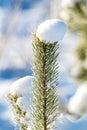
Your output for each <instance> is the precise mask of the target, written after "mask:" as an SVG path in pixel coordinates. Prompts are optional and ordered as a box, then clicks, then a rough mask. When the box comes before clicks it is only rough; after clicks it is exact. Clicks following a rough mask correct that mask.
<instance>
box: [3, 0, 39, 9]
mask: <svg viewBox="0 0 87 130" xmlns="http://www.w3.org/2000/svg"><path fill="white" fill-rule="evenodd" d="M16 1H19V0H0V6H1V7H4V8H9V7H10V8H11V7H13V6H14V4H15V3H16ZM20 1H22V4H21V6H20V9H22V10H24V9H28V8H30V7H32V5H33V4H34V3H36V2H38V1H39V0H20Z"/></svg>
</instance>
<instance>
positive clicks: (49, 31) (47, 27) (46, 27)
mask: <svg viewBox="0 0 87 130" xmlns="http://www.w3.org/2000/svg"><path fill="white" fill-rule="evenodd" d="M66 29H67V27H66V24H65V23H64V22H63V21H61V20H59V19H51V20H46V21H45V22H43V23H41V24H40V25H39V26H38V28H37V31H36V36H37V37H38V38H39V39H40V40H41V41H43V40H45V41H46V42H50V43H53V42H55V41H60V40H62V39H63V37H64V34H65V32H66Z"/></svg>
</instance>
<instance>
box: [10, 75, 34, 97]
mask: <svg viewBox="0 0 87 130" xmlns="http://www.w3.org/2000/svg"><path fill="white" fill-rule="evenodd" d="M32 80H33V77H32V76H25V77H23V78H20V79H18V80H16V81H15V82H14V83H13V85H12V86H11V88H10V93H11V94H12V95H16V96H18V97H21V96H23V95H27V94H29V93H30V89H31V87H32Z"/></svg>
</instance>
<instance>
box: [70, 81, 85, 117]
mask: <svg viewBox="0 0 87 130" xmlns="http://www.w3.org/2000/svg"><path fill="white" fill-rule="evenodd" d="M86 99H87V82H86V83H84V84H83V85H81V86H80V87H79V88H78V89H77V92H76V93H75V95H74V96H73V97H72V98H71V99H70V102H69V104H68V110H69V111H70V112H71V113H76V114H78V115H80V116H83V115H85V114H87V101H86Z"/></svg>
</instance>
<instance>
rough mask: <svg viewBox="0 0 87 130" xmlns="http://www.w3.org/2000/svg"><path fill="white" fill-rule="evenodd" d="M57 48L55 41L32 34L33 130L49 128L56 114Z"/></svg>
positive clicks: (46, 129) (47, 129) (48, 129)
mask: <svg viewBox="0 0 87 130" xmlns="http://www.w3.org/2000/svg"><path fill="white" fill-rule="evenodd" d="M57 49H58V45H57V42H54V43H53V44H51V43H46V42H45V41H42V42H41V41H40V40H39V39H38V38H37V37H36V36H35V35H34V41H33V52H34V67H33V71H34V86H33V97H34V98H33V111H32V114H33V118H34V121H33V130H38V129H40V130H50V129H51V127H52V124H53V123H54V121H55V120H56V118H57V116H58V113H57V111H58V107H59V104H58V98H57V94H56V87H57V86H58V63H57V57H58V52H57Z"/></svg>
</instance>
